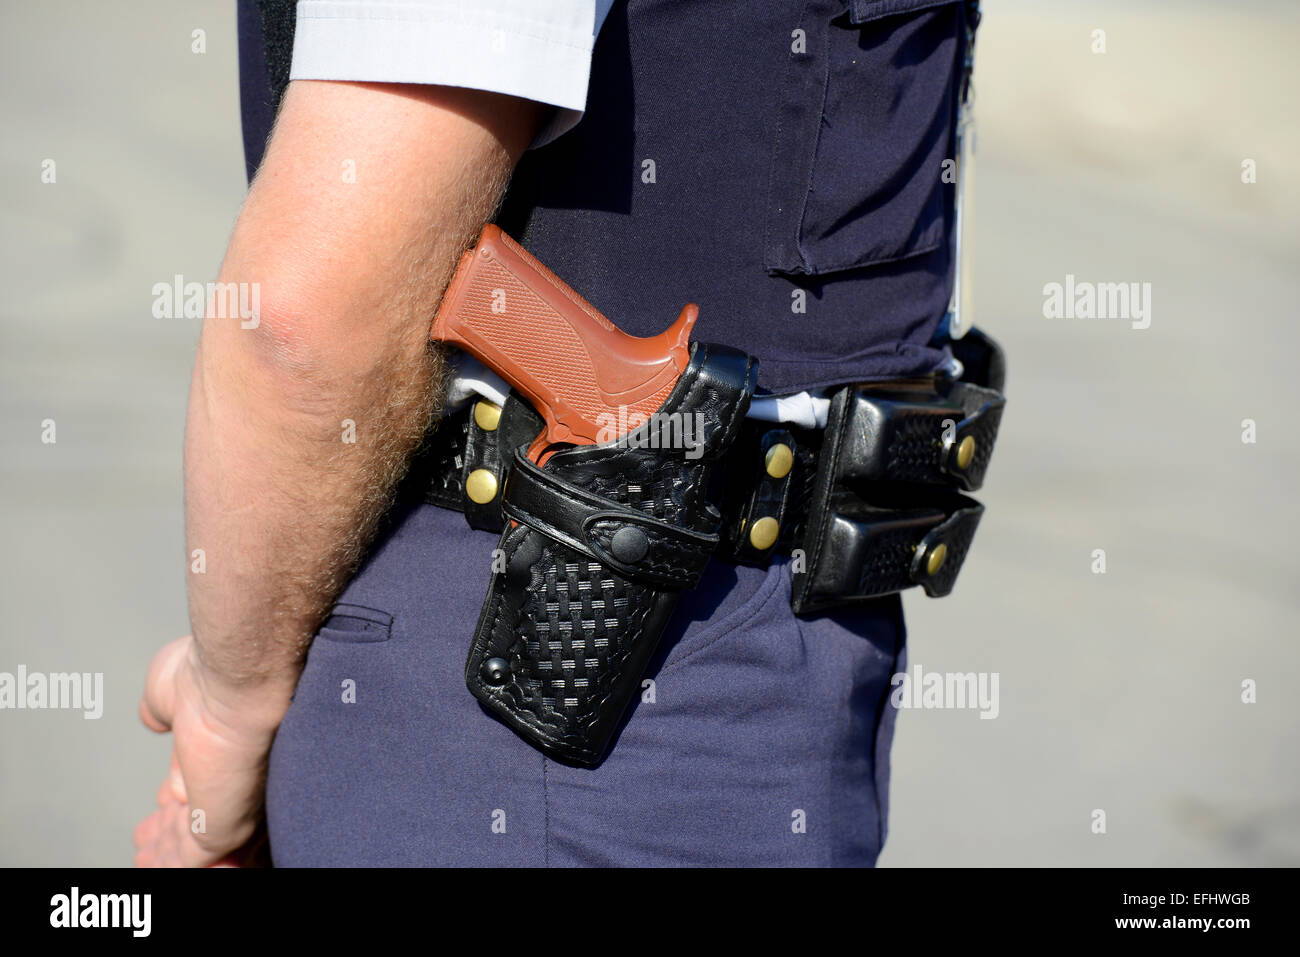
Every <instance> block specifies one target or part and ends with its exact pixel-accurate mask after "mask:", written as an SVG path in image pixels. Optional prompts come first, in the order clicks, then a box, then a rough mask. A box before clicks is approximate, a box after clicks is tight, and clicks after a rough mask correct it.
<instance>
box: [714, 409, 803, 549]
mask: <svg viewBox="0 0 1300 957" xmlns="http://www.w3.org/2000/svg"><path fill="white" fill-rule="evenodd" d="M799 452H800V449H799V444H798V442H797V441H796V440H795V437H794V434H793V433H792V432H790V431H789V430H788V429H783V428H773V429H768V430H767V431H766V432H764V433H763V434H762V436H761V437H760V438H759V442H758V445H757V446H756V447H755V446H752V445H751V446H749V447H747V448H745V449H741V450H737V451H736V452H733V454H734V455H739V456H745V457H746V461H744V463H743V465H742V468H743V469H744V470H745V472H747V473H748V474H749V475H751V476H753V477H754V481H753V487H754V491H753V492H752V493H751V495H750V497H749V501H748V503H746V505H745V508H744V509H743V511H742V512H741V514H740V515H739V516H738V517H737V519H736V521H735V525H734V527H733V528H732V530H731V533H730V535H729V538H730V540H731V553H732V554H731V557H732V560H733V561H736V562H739V563H741V564H744V565H757V566H759V567H765V566H767V565H768V564H769V563H770V562H771V561H772V556H773V555H775V554H776V553H777V552H778V551H780V550H781V549H780V548H779V547H778V545H779V543H781V542H783V541H785V542H788V541H789V535H788V532H789V527H788V526H789V524H790V523H789V519H790V502H791V497H792V496H791V490H792V489H793V488H794V483H795V482H796V481H797V480H798V479H800V478H801V474H800V473H801V470H802V468H803V465H802V463H801V462H800V461H799V458H800V456H799Z"/></svg>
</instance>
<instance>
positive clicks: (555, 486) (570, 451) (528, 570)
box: [465, 342, 757, 766]
mask: <svg viewBox="0 0 1300 957" xmlns="http://www.w3.org/2000/svg"><path fill="white" fill-rule="evenodd" d="M756 379H757V362H756V360H754V359H753V358H752V357H750V356H748V355H745V354H743V353H741V352H738V351H736V350H733V349H729V348H726V347H722V346H715V345H709V344H706V343H698V342H697V343H693V344H692V346H691V358H690V363H689V365H688V367H687V369H686V370H685V372H683V373H682V375H681V377H680V379H679V380H678V382H677V384H676V386H675V387H674V389H673V391H672V393H671V394H670V395H669V397H668V399H667V400H666V401H665V402H664V404H663V405H662V406H661V408H660V409H659V411H658V412H656V413H655V414H654V415H652V416H651V417H650V419H649V421H647V422H645V423H643V424H641V425H640V426H639V427H637V428H635V429H632V430H631V431H629V432H627V434H625V435H623V436H621V437H620V438H617V439H615V440H614V441H610V442H606V443H603V444H599V445H582V446H573V447H566V448H563V449H562V450H560V451H557V452H555V453H553V454H552V455H551V456H550V457H549V458H546V459H543V461H544V464H543V465H542V466H540V467H539V466H537V465H535V464H533V462H531V461H530V460H529V459H528V458H527V457H526V456H525V455H524V448H523V447H522V446H521V447H519V448H517V449H516V450H515V451H514V462H513V467H512V468H511V469H510V470H509V474H508V478H507V479H506V484H505V488H504V490H503V492H502V496H501V511H502V512H503V513H504V516H505V519H506V524H505V529H504V531H503V532H502V534H501V539H500V541H499V543H498V548H497V550H496V551H495V552H494V553H493V558H494V561H493V572H492V578H491V584H490V586H489V589H488V595H487V599H486V601H485V602H484V605H483V611H482V614H481V615H480V617H479V621H478V626H477V628H476V630H475V634H474V639H473V642H472V643H471V647H470V653H469V659H468V661H467V662H466V667H465V680H466V683H467V685H468V686H469V689H470V691H471V692H472V693H473V694H474V696H475V697H476V698H477V699H478V700H479V701H480V702H481V703H482V704H483V706H484V707H486V708H488V709H489V710H491V711H492V712H493V713H495V714H496V715H497V716H498V717H500V718H501V719H502V720H503V721H504V722H505V723H506V724H508V725H509V726H510V727H511V728H513V729H514V730H515V731H516V732H518V733H519V734H520V735H522V736H523V737H524V738H525V739H526V740H528V741H529V742H530V743H532V744H533V745H535V746H536V747H538V748H539V749H541V750H542V751H543V752H545V753H546V754H548V755H550V756H552V757H555V758H557V759H560V760H563V761H566V762H569V763H573V764H578V765H584V766H595V765H596V764H599V763H600V761H601V760H602V758H603V757H604V754H605V752H606V750H607V748H608V746H609V743H610V741H611V739H612V738H613V736H614V734H615V732H616V730H617V728H618V725H619V722H620V719H621V718H622V716H623V714H624V712H625V711H626V709H627V707H628V705H629V703H630V702H631V700H632V698H633V696H634V695H636V694H637V693H638V692H639V689H640V681H641V677H642V674H643V673H644V671H645V668H646V666H647V664H648V662H649V660H650V657H651V655H652V654H653V653H654V650H655V647H656V645H657V644H658V641H659V637H660V634H661V633H662V631H663V629H664V626H665V625H666V624H667V622H668V619H669V617H670V615H671V614H672V611H673V608H674V606H675V604H676V601H677V596H678V594H679V593H680V592H681V591H682V590H684V589H688V588H693V587H694V586H695V585H696V584H697V583H698V582H699V579H700V576H701V575H702V573H703V571H704V568H705V566H706V565H707V563H708V561H709V559H710V557H711V556H712V555H713V553H714V551H715V549H716V548H717V546H718V542H719V525H720V522H721V516H720V514H719V511H718V508H717V507H716V505H717V503H715V502H712V501H710V484H711V483H710V478H711V473H712V472H713V469H714V467H715V465H716V464H717V462H718V461H719V459H720V458H721V457H722V456H723V455H724V454H725V453H726V451H727V449H728V448H729V447H730V446H731V444H732V442H733V440H734V439H735V437H736V435H737V433H738V431H739V429H740V425H741V422H742V419H743V417H744V415H745V412H746V410H747V409H748V407H749V400H750V397H751V396H752V394H753V391H754V387H755V384H756Z"/></svg>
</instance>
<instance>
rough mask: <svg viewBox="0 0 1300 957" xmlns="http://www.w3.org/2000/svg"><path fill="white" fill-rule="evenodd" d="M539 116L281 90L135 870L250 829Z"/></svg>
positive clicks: (450, 103)
mask: <svg viewBox="0 0 1300 957" xmlns="http://www.w3.org/2000/svg"><path fill="white" fill-rule="evenodd" d="M541 109H542V108H541V107H539V106H538V105H537V104H533V103H530V102H528V101H524V100H518V99H514V98H511V97H506V96H501V95H498V94H491V93H483V92H478V91H471V90H461V89H455V88H448V87H417V86H399V85H387V84H361V83H335V82H313V81H296V82H294V83H292V84H290V86H289V89H288V92H287V93H286V95H285V100H284V104H283V107H282V109H281V112H280V117H279V120H278V121H277V125H276V130H275V133H274V135H273V136H272V138H271V142H270V144H269V146H268V149H267V155H266V158H265V160H264V162H263V165H262V168H261V170H260V171H259V173H258V175H257V179H256V181H255V182H254V184H253V187H252V189H251V191H250V193H249V196H248V199H247V201H246V202H245V205H244V208H243V210H242V212H241V214H240V216H239V220H238V223H237V224H236V227H235V231H234V234H233V236H232V238H231V241H230V245H229V248H228V250H227V253H226V257H225V260H224V262H223V263H222V267H221V273H220V277H219V280H220V281H221V282H223V283H231V282H233V283H250V284H256V287H255V288H256V289H257V296H256V300H255V301H257V302H258V304H259V306H260V309H259V314H258V316H257V321H256V324H255V325H254V323H253V322H252V321H247V322H241V320H240V318H239V317H238V316H232V317H229V318H223V317H220V316H216V315H210V316H209V317H208V318H207V319H206V320H205V321H204V325H203V331H202V334H201V337H200V342H199V348H198V352H197V356H196V359H195V365H194V374H193V380H192V385H191V390H190V401H189V412H188V420H187V426H186V437H185V496H186V501H185V514H186V538H187V545H188V548H189V549H190V551H191V553H192V552H193V551H194V550H195V549H202V550H203V554H204V563H205V566H206V568H205V571H204V572H203V573H202V574H192V575H190V577H189V605H190V623H191V626H192V628H193V637H192V639H190V638H187V639H181V640H180V641H178V642H174V643H172V644H171V645H169V646H167V648H165V649H164V650H163V651H162V652H160V653H159V655H158V656H157V658H155V660H154V663H153V665H152V666H151V669H150V675H149V678H148V681H147V687H146V694H145V700H144V702H143V703H142V707H141V714H142V717H143V718H144V720H145V723H146V724H148V725H150V727H153V728H155V729H156V730H171V731H173V732H174V733H175V757H176V761H175V763H174V767H173V773H172V774H171V775H170V776H169V779H168V781H167V782H165V783H164V785H163V788H162V790H161V791H160V793H159V804H160V809H159V811H158V812H156V813H155V814H154V815H151V817H150V818H149V819H147V820H146V821H145V822H144V823H143V824H142V825H141V826H140V828H138V829H137V835H136V838H137V845H138V846H139V848H140V851H139V853H138V854H137V860H138V861H139V862H140V863H186V864H204V863H211V862H212V861H215V860H217V859H218V858H220V857H221V856H222V855H223V854H225V853H227V852H229V851H231V850H233V849H234V848H236V847H238V846H239V845H240V844H242V843H244V841H246V840H247V839H248V838H249V836H250V835H251V834H252V833H253V831H254V829H255V827H256V825H257V823H258V820H259V819H260V816H261V811H262V805H261V801H262V789H263V787H264V768H265V759H266V754H267V751H268V749H269V747H270V741H271V738H272V736H273V734H274V730H275V728H276V726H278V724H279V722H280V720H281V718H282V717H283V715H284V712H285V710H286V709H287V707H288V703H289V697H290V695H291V694H292V692H293V688H294V685H295V683H296V681H297V677H298V673H299V671H300V669H301V666H302V661H303V657H304V655H305V653H306V650H307V647H308V644H309V643H310V640H311V636H312V635H313V634H314V633H315V630H316V628H317V627H318V625H319V624H320V621H321V619H322V617H323V616H324V615H325V613H326V612H327V611H328V609H329V607H330V606H331V604H332V603H333V600H334V599H335V597H336V596H337V594H338V593H339V591H340V590H341V589H342V587H343V585H344V584H345V583H346V581H347V579H348V576H349V574H350V573H351V571H352V570H353V569H354V567H355V565H356V562H357V560H358V558H359V557H360V555H361V553H362V551H363V549H364V548H365V546H366V545H367V544H368V543H369V541H370V539H371V537H372V536H373V534H374V530H375V528H376V525H377V523H378V520H379V518H380V516H381V514H382V512H383V509H384V507H385V505H386V504H387V502H388V500H389V497H390V495H391V493H392V490H393V488H394V486H395V485H396V483H397V481H398V480H399V479H400V478H401V476H402V473H403V472H404V470H405V468H406V464H407V462H408V461H409V458H410V455H411V453H412V451H413V449H414V447H415V445H416V444H417V442H418V441H419V439H420V437H421V435H422V434H423V432H424V430H425V429H426V427H427V426H428V424H429V422H430V419H431V416H432V415H433V413H434V406H435V399H436V394H437V387H438V385H439V379H440V371H441V369H440V363H441V358H440V356H439V355H438V353H437V352H435V351H434V350H432V349H431V348H430V346H429V344H428V341H427V337H428V330H429V323H430V320H431V319H432V316H433V313H434V312H435V310H436V308H437V305H438V301H439V299H440V298H441V295H442V292H443V290H444V288H445V286H446V284H447V282H448V281H449V280H450V278H451V273H452V271H453V269H454V268H455V265H456V261H457V258H458V256H459V254H460V252H461V251H462V250H464V249H465V248H467V247H468V246H470V245H471V244H472V242H473V240H474V239H475V238H476V237H477V234H478V232H479V230H480V229H481V227H482V226H483V224H484V223H485V222H486V221H487V220H488V219H489V218H490V217H491V215H492V213H493V211H494V209H495V207H496V204H497V203H498V201H499V199H500V196H501V194H502V192H503V190H504V187H505V184H506V182H507V180H508V178H509V174H510V171H511V170H512V169H513V167H514V164H515V162H516V161H517V160H518V158H519V156H520V155H521V154H522V152H523V150H524V149H525V148H526V147H527V145H528V143H529V141H530V140H531V138H532V135H533V133H534V131H535V129H536V127H537V123H538V120H539V118H540V117H539V114H540V110H541ZM249 288H250V289H251V288H253V287H249ZM246 327H251V328H246ZM349 423H350V424H349ZM353 434H354V437H355V440H354V441H346V440H347V439H351V438H353ZM196 809H200V810H203V811H204V817H205V819H206V820H205V832H204V833H198V834H196V833H194V829H193V827H191V826H189V825H191V824H192V820H191V818H192V815H193V811H194V810H196Z"/></svg>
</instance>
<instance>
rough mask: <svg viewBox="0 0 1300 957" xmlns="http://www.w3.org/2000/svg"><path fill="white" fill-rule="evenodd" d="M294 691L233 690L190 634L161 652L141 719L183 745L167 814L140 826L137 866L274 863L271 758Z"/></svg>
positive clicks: (176, 755)
mask: <svg viewBox="0 0 1300 957" xmlns="http://www.w3.org/2000/svg"><path fill="white" fill-rule="evenodd" d="M291 693H292V685H291V684H289V683H288V682H285V681H281V682H269V681H268V682H263V683H260V684H258V685H255V686H246V687H242V688H239V689H232V688H229V687H225V686H223V684H222V682H221V681H220V680H219V679H218V678H216V677H215V676H214V675H212V674H211V673H210V672H209V671H207V670H206V669H205V667H204V665H203V664H202V662H201V661H200V659H199V656H198V652H197V647H196V645H195V643H194V639H193V638H192V637H191V636H188V635H187V636H186V637H184V638H179V639H177V640H176V641H173V642H171V643H170V644H168V645H166V646H165V647H164V648H163V649H162V650H161V651H159V652H158V653H157V654H156V655H155V656H154V659H153V661H152V663H151V664H150V665H149V674H148V677H147V678H146V679H145V691H144V697H143V698H142V699H141V701H140V720H141V721H143V722H144V724H145V726H146V727H148V728H150V729H151V730H153V731H157V732H160V733H165V732H168V731H170V732H172V734H173V735H174V741H173V748H172V760H171V769H170V771H169V773H168V774H167V777H166V779H165V780H164V781H163V783H162V786H161V787H160V788H159V789H158V810H156V811H154V812H153V813H152V814H150V815H149V816H148V817H147V818H145V819H144V820H143V821H141V822H140V824H139V825H138V826H137V827H136V829H135V846H136V854H135V863H136V866H137V867H204V866H213V865H217V866H237V865H239V864H246V863H262V862H265V859H266V857H267V854H266V842H265V828H264V827H261V825H262V823H263V799H264V796H265V787H266V761H267V755H268V753H269V752H270V748H271V740H272V738H273V737H274V735H275V729H276V727H277V726H278V725H279V722H280V719H281V718H282V717H283V716H284V712H285V710H286V709H287V707H288V702H289V695H290V694H291Z"/></svg>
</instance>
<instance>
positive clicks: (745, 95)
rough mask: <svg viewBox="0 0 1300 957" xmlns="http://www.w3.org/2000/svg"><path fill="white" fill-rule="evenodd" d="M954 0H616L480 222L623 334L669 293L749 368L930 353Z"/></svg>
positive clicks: (870, 373) (916, 365) (942, 301)
mask: <svg viewBox="0 0 1300 957" xmlns="http://www.w3.org/2000/svg"><path fill="white" fill-rule="evenodd" d="M964 7H965V4H963V3H961V2H955V0H946V2H945V0H806V2H805V0H781V2H765V3H759V4H754V3H747V4H737V3H734V2H726V0H698V2H691V3H675V2H665V0H632V2H630V3H627V4H624V3H618V4H616V5H615V7H614V8H613V10H612V11H611V12H610V14H609V17H608V19H607V20H606V22H605V24H604V27H603V28H602V30H601V33H600V37H599V39H598V41H597V44H596V51H595V56H594V61H593V66H592V77H591V84H590V92H589V94H588V102H587V112H586V114H585V116H584V117H583V120H582V122H581V123H580V124H579V125H578V126H577V128H575V129H574V130H573V131H571V132H570V133H568V134H566V135H565V136H563V137H561V138H560V139H559V140H557V141H556V142H555V143H553V144H551V145H549V146H547V147H544V148H542V149H539V150H535V151H533V152H530V153H529V154H528V155H527V156H526V157H525V158H524V160H523V162H522V163H521V165H520V167H519V170H518V172H517V174H516V177H515V180H514V182H513V184H512V186H511V189H510V192H509V194H508V195H507V200H506V203H505V206H504V207H503V210H502V214H501V216H500V217H499V221H500V223H501V225H502V226H503V228H505V229H506V230H507V231H508V232H514V233H515V234H516V235H520V236H521V238H522V240H523V241H524V243H525V245H527V246H528V247H529V248H530V249H531V250H532V252H533V253H534V254H536V255H537V256H538V257H539V258H540V259H541V260H542V261H543V262H545V263H547V264H548V265H549V266H550V267H551V268H552V269H553V270H555V272H556V273H557V274H559V275H560V276H562V277H564V279H565V280H566V281H567V282H568V283H569V284H570V285H572V286H573V287H574V288H575V289H577V290H578V291H579V292H580V293H582V294H583V295H584V296H585V297H587V298H588V299H589V300H590V301H591V302H593V303H594V304H596V305H597V306H598V308H600V309H601V310H602V311H603V312H605V313H606V314H607V315H609V316H610V317H611V318H612V319H613V320H614V321H615V322H617V323H618V324H619V325H620V326H622V327H623V328H624V329H626V330H627V331H629V332H631V333H633V334H635V335H642V336H644V335H651V334H653V333H656V332H659V331H661V330H662V329H663V328H664V327H666V326H667V325H668V323H669V322H670V321H671V320H672V319H673V317H675V316H676V315H677V313H678V311H679V310H680V309H681V306H682V304H683V303H684V302H686V301H688V300H693V301H696V302H698V303H699V304H700V306H701V315H700V321H699V324H698V325H697V327H696V336H697V338H700V339H702V340H706V341H714V342H721V343H725V344H728V345H732V346H736V347H738V348H740V349H742V350H744V351H747V352H749V353H751V354H753V355H756V356H757V357H758V358H759V359H760V362H761V374H760V386H761V387H762V388H764V389H767V390H770V391H774V392H788V391H796V390H799V389H804V388H810V387H813V386H817V385H823V384H832V383H840V382H847V381H858V380H866V379H883V378H891V377H901V376H908V375H914V374H919V373H924V372H928V371H930V370H932V369H934V368H935V367H936V366H937V365H938V364H939V362H940V361H941V359H942V355H941V353H940V352H939V351H938V350H937V349H935V348H933V347H931V346H930V345H929V343H930V340H931V338H932V336H933V335H934V331H935V329H936V327H937V326H938V324H939V322H940V320H941V319H942V316H943V314H944V311H945V308H946V306H947V303H948V298H949V294H950V291H951V282H952V277H951V250H950V238H951V226H952V222H951V220H952V215H951V203H952V187H951V185H949V184H948V183H945V182H944V180H945V177H944V176H943V172H944V160H945V159H946V158H948V157H950V156H951V155H952V130H953V124H954V115H955V110H956V103H957V98H958V88H959V84H960V78H961V62H962V57H963V55H964V48H963V46H964V41H963V35H964Z"/></svg>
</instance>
